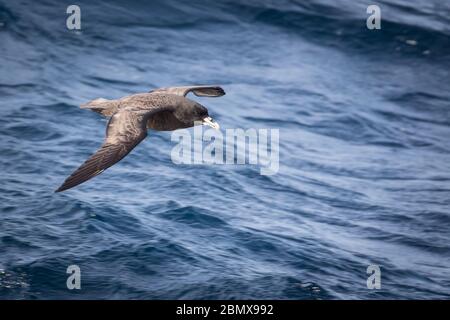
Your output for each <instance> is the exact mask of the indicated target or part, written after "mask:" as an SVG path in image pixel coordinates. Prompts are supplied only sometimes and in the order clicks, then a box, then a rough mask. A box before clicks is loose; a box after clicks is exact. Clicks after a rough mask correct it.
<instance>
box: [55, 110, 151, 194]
mask: <svg viewBox="0 0 450 320" xmlns="http://www.w3.org/2000/svg"><path fill="white" fill-rule="evenodd" d="M146 124H147V120H146V118H145V116H144V115H142V114H139V113H135V112H133V111H127V110H122V111H118V112H116V113H115V114H114V115H113V117H112V118H111V119H110V120H109V122H108V127H107V130H106V140H105V142H104V143H103V145H102V146H101V147H100V149H99V150H97V152H96V153H94V154H93V155H92V156H91V157H90V158H89V159H88V160H86V162H84V163H83V164H82V165H81V166H80V167H79V168H78V169H77V170H76V171H75V172H74V173H72V175H71V176H70V177H68V178H67V179H66V181H64V183H63V184H62V185H61V186H60V187H59V188H58V190H56V191H55V192H61V191H64V190H67V189H70V188H73V187H75V186H77V185H79V184H80V183H83V182H85V181H87V180H89V179H91V178H93V177H95V176H96V175H99V174H100V173H102V172H103V171H104V170H106V169H107V168H109V167H111V166H112V165H114V164H115V163H116V162H118V161H120V160H121V159H123V158H124V157H125V156H126V155H127V154H128V153H129V152H130V151H131V150H133V148H134V147H136V146H137V145H138V144H139V143H140V142H141V141H142V140H144V138H145V137H146V136H147V129H146Z"/></svg>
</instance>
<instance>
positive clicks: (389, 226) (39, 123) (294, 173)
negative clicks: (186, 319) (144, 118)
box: [0, 0, 450, 299]
mask: <svg viewBox="0 0 450 320" xmlns="http://www.w3.org/2000/svg"><path fill="white" fill-rule="evenodd" d="M69 4H73V3H69V2H67V3H66V2H64V1H62V2H61V1H54V2H53V1H39V5H38V4H37V2H36V1H5V0H1V1H0V98H1V107H0V170H1V175H0V176H1V180H0V182H1V183H0V210H1V211H0V212H1V217H0V269H1V270H0V298H2V299H54V298H57V299H72V298H81V299H87V298H99V299H112V298H120V299H152V298H158V299H184V298H188V299H206V298H211V299H229V298H231V299H247V298H249V299H256V298H259V299H266V298H274V299H342V298H345V299H386V298H388V299H404V298H415V299H430V298H449V297H450V289H449V288H450V270H449V264H450V103H449V101H450V93H449V84H450V74H449V70H450V3H449V2H448V1H437V0H436V1H425V0H424V1H418V0H415V1H410V0H401V1H400V0H395V1H394V0H393V1H375V2H374V4H378V5H379V6H380V7H381V10H382V29H381V30H375V31H370V30H368V29H367V28H366V18H367V16H368V14H367V13H366V8H367V5H368V3H367V2H366V1H354V0H346V1H336V2H332V1H322V0H314V1H263V0H261V1H256V0H254V1H242V2H240V1H231V0H230V1H217V2H216V1H189V2H185V1H153V2H148V3H143V2H141V1H124V2H119V1H95V2H94V1H76V4H78V5H79V6H80V7H81V15H82V17H81V23H82V25H81V27H82V30H81V31H78V32H76V31H69V30H67V28H66V17H67V14H66V8H67V6H68V5H69ZM193 83H207V84H209V83H214V84H216V83H218V84H222V85H223V87H224V88H225V90H226V92H227V95H226V96H224V97H222V98H217V99H210V98H202V99H200V98H196V99H197V100H198V101H200V100H201V103H202V104H204V105H206V106H207V107H208V108H209V110H210V113H211V115H213V116H214V118H216V119H217V121H218V122H219V123H220V124H221V126H222V128H223V129H226V128H275V129H279V130H280V170H279V172H278V173H277V174H275V175H272V176H262V175H260V174H259V167H258V166H254V165H240V166H236V165H175V164H174V163H172V161H171V158H170V152H171V149H172V148H173V147H174V145H175V143H174V142H172V141H171V139H170V137H171V135H170V132H150V133H149V138H148V139H146V140H145V141H144V142H143V143H141V144H140V145H139V146H138V147H137V148H136V149H135V150H134V151H133V152H132V153H131V154H130V155H129V156H128V157H126V158H125V159H124V160H123V161H122V162H120V163H119V164H117V165H116V166H114V167H112V168H111V169H109V170H107V171H106V172H105V173H103V174H102V175H100V176H98V177H96V178H95V179H93V180H91V181H89V182H88V183H85V184H83V185H81V186H79V187H77V188H74V189H72V190H69V191H67V192H64V193H60V194H55V193H53V191H54V190H55V189H56V188H57V187H58V186H59V185H60V184H61V182H62V181H63V180H64V179H65V178H66V177H67V176H68V175H69V174H70V173H71V172H72V171H73V170H74V169H75V168H76V167H77V166H78V165H80V164H81V163H82V162H83V161H84V160H85V159H86V158H87V157H88V156H89V155H90V154H92V153H93V152H94V151H95V150H96V149H97V148H98V147H99V145H100V144H101V142H102V139H103V136H104V130H105V125H106V120H105V119H103V118H102V117H100V116H99V115H98V114H95V113H93V112H90V111H87V110H81V109H79V108H78V105H80V104H82V103H84V102H86V101H88V100H92V99H94V98H97V97H104V98H119V97H122V96H125V95H129V94H132V93H136V92H146V91H148V90H150V89H153V88H157V87H162V86H170V85H180V84H193ZM190 130H191V131H192V129H190ZM72 264H76V265H78V266H79V267H80V268H81V286H82V288H81V290H79V291H77V290H73V291H70V290H68V289H67V287H66V279H67V276H68V275H67V274H66V269H67V267H68V266H69V265H72ZM370 264H376V265H380V266H381V272H382V273H381V285H382V287H381V289H380V290H369V289H367V287H366V279H367V274H366V268H367V266H368V265H370Z"/></svg>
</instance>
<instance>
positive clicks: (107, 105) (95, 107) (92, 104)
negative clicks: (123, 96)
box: [80, 98, 118, 117]
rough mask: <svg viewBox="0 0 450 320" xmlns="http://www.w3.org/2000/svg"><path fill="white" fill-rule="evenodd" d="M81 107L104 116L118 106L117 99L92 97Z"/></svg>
mask: <svg viewBox="0 0 450 320" xmlns="http://www.w3.org/2000/svg"><path fill="white" fill-rule="evenodd" d="M80 108H81V109H90V110H92V111H94V112H97V113H100V114H102V115H104V116H107V117H109V116H111V115H112V114H113V113H114V112H116V110H117V108H118V103H117V100H108V99H103V98H98V99H94V100H92V101H89V102H87V103H85V104H82V105H81V106H80Z"/></svg>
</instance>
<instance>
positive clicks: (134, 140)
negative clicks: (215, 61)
mask: <svg viewBox="0 0 450 320" xmlns="http://www.w3.org/2000/svg"><path fill="white" fill-rule="evenodd" d="M189 92H192V93H194V94H195V95H196V96H199V97H220V96H223V95H224V94H225V91H224V90H223V89H222V88H221V87H219V86H184V87H168V88H160V89H156V90H152V91H150V92H148V93H138V94H134V95H131V96H127V97H123V98H121V99H117V100H107V99H103V98H99V99H95V100H92V101H91V102H88V103H87V104H84V105H82V106H81V108H82V109H90V110H92V111H95V112H98V113H100V114H102V115H104V116H106V117H111V118H110V119H109V122H108V125H107V127H106V139H105V141H104V143H103V145H102V146H101V147H100V149H98V150H97V152H96V153H94V154H93V155H92V156H91V157H90V158H89V159H88V160H86V161H85V162H84V163H83V164H82V165H81V166H80V167H79V168H78V169H77V170H75V172H74V173H72V175H70V177H68V178H67V179H66V181H64V183H63V184H62V185H61V186H60V187H59V188H58V189H57V190H56V191H55V192H61V191H64V190H67V189H70V188H73V187H75V186H77V185H79V184H80V183H83V182H85V181H87V180H89V179H91V178H93V177H95V176H97V175H99V174H100V173H102V172H103V171H105V170H106V169H107V168H109V167H111V166H112V165H114V164H115V163H116V162H118V161H120V160H122V159H123V158H124V157H125V156H126V155H127V154H128V153H129V152H130V151H131V150H133V148H134V147H136V146H137V145H138V144H139V142H141V141H142V140H144V138H145V137H146V136H147V128H151V129H154V130H158V131H170V130H176V129H181V128H189V127H192V126H194V125H196V124H200V123H201V124H204V125H208V126H210V127H212V128H215V129H219V125H218V124H217V122H215V121H214V120H213V119H212V118H211V117H210V116H209V114H208V109H206V108H205V107H204V106H202V105H201V104H199V103H197V102H195V101H192V100H190V99H187V98H186V97H185V96H186V95H187V94H188V93H189Z"/></svg>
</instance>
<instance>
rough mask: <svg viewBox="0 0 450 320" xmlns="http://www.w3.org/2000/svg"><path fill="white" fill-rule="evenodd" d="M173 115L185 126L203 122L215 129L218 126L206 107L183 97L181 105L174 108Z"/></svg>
mask: <svg viewBox="0 0 450 320" xmlns="http://www.w3.org/2000/svg"><path fill="white" fill-rule="evenodd" d="M174 115H175V117H176V118H177V119H178V120H179V121H181V122H182V123H183V124H185V125H186V127H193V126H194V125H197V124H203V125H207V126H210V127H212V128H214V129H217V130H219V128H220V126H219V124H218V123H217V122H215V121H214V120H213V119H212V118H211V117H210V116H209V113H208V109H206V108H205V107H204V106H202V105H201V104H200V103H197V102H195V101H191V100H188V99H185V101H184V103H183V105H182V106H181V107H179V108H177V109H176V110H175V112H174Z"/></svg>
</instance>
